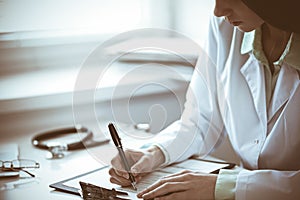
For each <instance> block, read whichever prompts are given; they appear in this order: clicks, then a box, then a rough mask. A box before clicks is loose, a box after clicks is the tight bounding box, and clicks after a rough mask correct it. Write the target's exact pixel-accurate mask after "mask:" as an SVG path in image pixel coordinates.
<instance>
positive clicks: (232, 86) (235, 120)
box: [157, 17, 300, 200]
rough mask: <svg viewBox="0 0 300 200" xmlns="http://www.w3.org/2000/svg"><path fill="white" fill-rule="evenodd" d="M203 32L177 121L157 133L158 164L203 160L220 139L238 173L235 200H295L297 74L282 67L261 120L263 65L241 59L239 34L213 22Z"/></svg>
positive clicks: (299, 137)
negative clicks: (202, 49)
mask: <svg viewBox="0 0 300 200" xmlns="http://www.w3.org/2000/svg"><path fill="white" fill-rule="evenodd" d="M209 31H210V32H209V36H210V37H209V41H208V44H209V45H208V48H207V52H208V56H206V55H204V54H202V55H200V57H199V59H198V63H197V66H196V68H195V72H194V75H193V77H192V80H191V84H190V87H189V89H188V92H187V101H186V103H185V109H184V112H183V114H182V117H181V119H180V120H179V121H176V122H174V123H173V124H171V125H170V126H169V127H168V128H166V129H165V130H163V131H162V132H161V133H160V134H159V140H158V141H157V144H158V146H159V147H160V148H161V149H162V150H163V152H164V154H165V156H166V163H171V162H176V161H181V160H183V159H186V158H188V157H189V156H191V155H195V154H198V155H207V154H209V153H210V152H211V151H212V150H213V149H214V148H215V147H217V145H218V144H219V143H220V141H222V139H223V138H224V137H223V136H224V134H225V133H227V134H228V137H229V139H230V142H231V144H232V146H233V148H234V150H235V152H236V153H237V155H238V156H239V157H240V159H241V162H242V163H241V164H242V166H243V167H244V170H242V171H241V172H240V173H239V175H238V177H237V183H236V196H235V198H236V199H237V200H239V199H243V200H245V199H255V200H258V199H272V200H275V199H280V200H282V199H300V86H299V82H300V81H299V74H298V71H297V70H296V69H295V68H293V67H292V66H289V65H288V64H287V63H284V64H283V65H282V67H281V70H280V72H279V76H278V80H277V83H276V86H275V90H274V94H273V100H272V103H271V105H270V107H269V109H268V112H269V113H267V108H266V100H265V85H264V70H263V66H262V65H261V64H260V63H259V62H258V61H257V59H256V58H255V57H254V55H253V54H252V52H251V51H249V52H243V53H241V45H242V40H243V35H244V33H242V32H240V31H239V30H238V29H236V28H233V27H232V26H231V25H229V24H228V23H227V22H225V21H224V20H223V19H219V18H215V17H214V18H213V20H212V21H211V24H210V29H209ZM209 58H210V59H209Z"/></svg>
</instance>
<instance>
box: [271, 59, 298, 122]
mask: <svg viewBox="0 0 300 200" xmlns="http://www.w3.org/2000/svg"><path fill="white" fill-rule="evenodd" d="M299 82H300V81H299V76H298V73H297V71H296V70H295V69H294V68H292V67H289V66H287V65H283V66H282V69H281V70H280V72H279V75H278V79H277V82H276V86H275V89H274V93H273V98H272V102H271V105H270V107H269V111H268V116H269V117H268V118H269V120H271V119H272V117H273V116H274V115H275V114H276V112H277V111H278V110H279V109H280V108H281V106H283V104H284V103H285V102H287V100H288V99H289V98H290V97H291V95H293V93H294V91H295V90H296V89H297V87H298V86H299Z"/></svg>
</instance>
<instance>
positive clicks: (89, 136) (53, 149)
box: [31, 125, 109, 159]
mask: <svg viewBox="0 0 300 200" xmlns="http://www.w3.org/2000/svg"><path fill="white" fill-rule="evenodd" d="M77 133H83V134H86V135H85V136H84V137H83V138H81V139H80V140H78V141H76V142H72V143H55V144H53V143H51V142H49V141H48V142H47V140H50V139H54V138H57V137H61V136H63V135H67V134H77ZM31 142H32V145H33V146H35V147H36V148H39V149H44V150H48V154H47V155H46V158H47V159H59V158H63V157H64V155H65V152H67V151H72V150H78V149H84V148H87V147H93V146H98V145H102V144H105V143H108V142H109V139H104V140H101V141H95V140H93V132H92V131H91V130H89V129H88V128H87V127H85V126H82V125H76V126H67V127H62V128H56V129H51V130H46V131H42V132H39V133H37V134H36V135H35V136H34V137H33V138H32V139H31Z"/></svg>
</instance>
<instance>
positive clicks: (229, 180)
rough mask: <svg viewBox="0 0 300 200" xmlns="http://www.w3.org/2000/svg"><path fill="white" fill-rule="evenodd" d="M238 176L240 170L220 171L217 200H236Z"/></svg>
mask: <svg viewBox="0 0 300 200" xmlns="http://www.w3.org/2000/svg"><path fill="white" fill-rule="evenodd" d="M238 174H239V171H238V170H226V169H222V170H220V172H219V175H218V178H217V182H216V187H215V199H216V200H224V199H226V200H232V199H235V190H236V181H237V177H238Z"/></svg>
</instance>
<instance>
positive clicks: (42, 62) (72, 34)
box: [0, 0, 214, 153]
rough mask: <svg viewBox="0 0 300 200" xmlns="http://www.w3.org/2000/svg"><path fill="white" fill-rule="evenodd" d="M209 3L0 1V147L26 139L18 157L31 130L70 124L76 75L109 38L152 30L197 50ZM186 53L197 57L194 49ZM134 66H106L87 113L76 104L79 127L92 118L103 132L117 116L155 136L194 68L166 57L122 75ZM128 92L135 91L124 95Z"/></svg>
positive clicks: (174, 114)
mask: <svg viewBox="0 0 300 200" xmlns="http://www.w3.org/2000/svg"><path fill="white" fill-rule="evenodd" d="M213 4H214V1H213V0H126V1H124V0H109V1H107V0H0V127H1V129H0V142H2V143H8V142H16V141H18V140H21V137H20V136H24V135H26V134H27V135H26V138H28V139H27V140H22V142H23V143H22V144H21V149H22V150H23V152H24V150H25V153H26V150H27V149H28V152H30V148H29V147H31V143H30V137H31V136H32V135H33V134H34V133H36V132H38V131H40V130H45V129H51V128H55V127H57V126H64V125H67V124H74V113H73V104H72V103H73V91H74V85H75V82H76V78H77V77H78V73H79V70H80V68H81V67H82V64H83V63H84V61H85V60H86V58H87V57H88V56H89V55H90V53H91V52H92V51H93V50H94V49H95V48H97V47H98V46H99V45H101V44H102V43H103V42H105V41H107V40H109V39H110V38H112V37H114V36H117V35H119V34H121V33H124V32H127V31H132V30H137V29H143V28H160V29H167V30H171V31H175V32H178V33H180V34H183V35H185V36H186V37H188V38H190V39H192V40H193V41H195V42H196V43H197V44H198V45H199V46H200V47H202V46H204V45H205V41H206V37H207V29H208V23H209V18H210V16H211V15H212V13H213V6H214V5H213ZM170 38H172V35H166V37H165V38H163V39H170ZM120 42H124V41H120ZM169 42H170V41H169ZM171 42H172V41H171ZM173 43H175V44H177V43H176V41H175V42H173ZM178 45H182V44H181V43H180V44H179V43H178ZM194 53H195V54H194V55H192V56H194V57H193V58H194V59H197V53H199V52H194ZM143 58H144V57H143ZM156 58H158V59H161V58H159V57H154V59H156ZM163 60H164V61H165V58H164V59H163ZM140 61H141V60H139V62H138V63H137V62H122V63H117V64H116V67H115V68H111V69H112V70H111V72H110V73H111V74H110V75H109V76H107V77H108V78H106V79H105V81H106V82H105V83H103V84H102V86H101V85H100V87H102V88H101V93H98V94H97V95H95V102H94V103H96V105H95V106H94V105H92V106H94V107H93V108H95V109H96V112H95V113H92V114H91V113H90V112H89V111H90V109H89V108H90V107H91V105H88V103H89V102H84V101H83V102H81V104H80V105H78V106H79V107H77V108H78V110H80V113H77V114H78V115H79V116H80V117H81V120H82V121H81V122H83V123H84V125H88V126H89V127H92V129H93V126H94V125H95V123H94V122H95V121H93V120H95V119H94V118H96V119H97V120H98V121H97V122H99V123H100V125H103V126H104V127H106V125H107V122H108V121H111V120H115V119H116V118H115V117H116V116H118V121H122V122H124V123H127V124H135V123H150V125H151V130H154V132H158V131H160V130H161V129H162V128H164V127H165V126H167V125H168V124H170V123H171V122H172V121H174V120H176V119H178V118H179V117H180V115H181V112H182V109H183V104H184V102H185V93H186V89H187V87H188V84H189V81H190V78H191V75H192V73H193V69H194V68H193V67H194V64H195V63H193V64H192V65H191V64H188V65H186V64H184V63H176V62H172V60H169V61H170V62H169V63H163V65H155V66H150V65H147V67H146V68H144V71H143V70H141V71H135V73H131V74H130V75H131V76H127V77H125V78H124V74H126V73H128V69H131V68H132V69H133V68H134V66H137V65H141V62H140ZM152 61H153V60H151V62H152ZM146 63H147V62H146ZM97 67H98V68H99V67H100V68H101V67H106V66H97ZM173 69H174V70H173ZM90 73H91V74H93V67H91V72H90ZM174 76H177V77H182V79H181V80H178V79H177V80H174ZM110 77H111V78H110ZM116 77H117V78H118V79H119V80H125V81H123V82H122V81H119V82H118V81H116ZM128 77H130V80H129V81H128V80H127V79H126V78H128ZM87 79H88V78H87ZM129 83H130V84H131V85H128V84H129ZM145 83H146V84H145ZM147 83H148V84H147ZM151 83H156V84H151ZM116 84H118V91H120V94H118V95H115V96H114V102H113V103H114V110H113V111H114V112H112V107H111V106H112V102H111V99H110V98H109V97H108V96H109V94H111V92H112V91H113V90H114V87H115V86H116ZM140 86H143V87H140ZM161 86H163V87H161ZM128 88H131V89H132V88H133V89H135V88H141V91H137V92H136V91H135V93H130V92H127V91H126V89H128ZM94 89H95V88H85V90H94ZM132 94H133V95H134V96H130V95H132ZM106 95H108V96H106ZM126 95H127V96H126ZM129 101H130V102H129ZM124 108H126V109H124ZM87 110H89V111H88V112H85V111H87ZM126 112H130V113H126ZM95 115H96V116H95ZM91 121H92V122H91ZM85 122H86V123H85ZM161 122H163V125H162V124H161ZM156 124H158V125H159V126H156ZM94 132H96V133H97V132H98V131H97V130H96V131H94Z"/></svg>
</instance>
